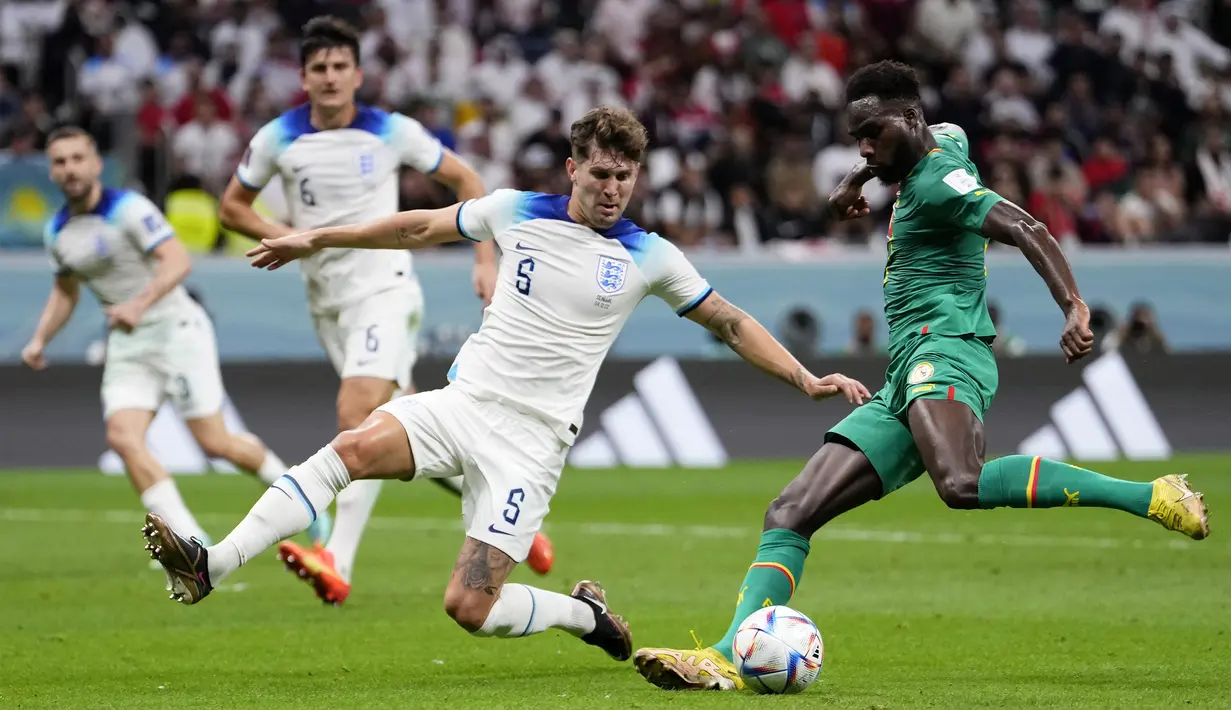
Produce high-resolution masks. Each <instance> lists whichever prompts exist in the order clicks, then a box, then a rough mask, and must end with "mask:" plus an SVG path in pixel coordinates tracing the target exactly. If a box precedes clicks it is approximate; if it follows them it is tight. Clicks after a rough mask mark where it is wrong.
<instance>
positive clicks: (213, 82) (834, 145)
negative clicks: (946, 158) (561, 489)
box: [0, 0, 1231, 251]
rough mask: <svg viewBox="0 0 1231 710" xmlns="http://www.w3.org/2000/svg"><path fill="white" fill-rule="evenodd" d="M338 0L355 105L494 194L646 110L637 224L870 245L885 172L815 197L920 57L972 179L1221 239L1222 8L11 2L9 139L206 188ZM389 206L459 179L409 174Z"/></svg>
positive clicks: (552, 178) (1078, 1)
mask: <svg viewBox="0 0 1231 710" xmlns="http://www.w3.org/2000/svg"><path fill="white" fill-rule="evenodd" d="M326 12H328V13H332V14H335V15H339V16H343V17H346V18H347V19H349V20H351V21H352V22H354V23H355V24H356V26H358V27H360V28H361V29H362V31H363V42H362V48H363V52H362V53H363V57H362V66H363V68H364V71H365V76H366V79H365V85H364V88H363V92H362V98H363V100H365V101H367V102H369V103H372V104H376V105H379V106H381V107H384V108H386V109H390V110H400V111H403V112H405V113H407V114H408V115H411V116H414V117H415V118H417V119H419V120H420V121H421V122H422V123H424V125H426V126H428V127H429V129H430V130H431V131H432V132H434V133H435V134H436V135H437V136H438V137H439V138H440V139H441V140H442V142H444V143H445V144H446V145H448V146H449V147H451V148H453V149H455V150H457V151H458V152H459V153H461V155H462V156H463V157H464V158H465V159H466V160H467V161H469V162H470V163H471V164H472V165H474V166H475V167H476V168H477V169H478V170H479V172H480V174H481V175H482V176H483V177H484V179H485V181H486V183H487V187H488V188H489V189H495V188H500V187H517V188H522V189H531V190H540V191H566V190H565V186H564V185H561V181H562V180H563V178H564V175H563V171H562V170H561V169H560V166H561V164H562V162H563V160H564V158H565V157H566V156H567V154H568V146H569V143H568V138H567V136H568V126H569V124H570V123H571V121H573V119H575V118H577V117H578V116H580V115H581V114H582V113H583V112H584V111H585V110H586V109H587V108H589V107H591V106H594V105H597V104H623V105H627V106H630V107H633V108H635V109H636V110H637V112H638V113H639V115H640V116H641V117H642V119H643V121H644V122H645V124H646V125H647V127H648V128H649V129H650V133H651V140H652V152H651V153H650V155H649V156H648V159H647V164H646V172H645V173H644V174H643V179H642V180H641V181H640V182H639V183H638V194H637V197H636V199H635V200H634V204H633V206H632V207H631V208H630V216H631V217H632V218H633V219H635V220H637V221H639V222H640V223H642V224H643V225H644V226H646V227H647V228H651V229H657V230H658V231H659V232H660V233H662V234H663V235H665V236H667V237H669V238H670V239H672V240H674V241H676V242H677V243H679V244H681V245H683V246H689V247H715V248H739V249H743V250H748V251H751V250H756V249H758V248H760V247H762V246H763V245H771V246H774V247H781V248H786V249H811V248H824V247H826V246H830V247H832V246H836V245H842V246H853V245H869V244H871V245H880V244H882V243H883V240H884V236H883V235H884V234H885V227H886V222H887V219H888V213H889V207H890V204H891V202H892V195H893V192H892V188H891V187H885V186H880V185H877V184H870V185H869V186H868V188H867V193H868V196H869V197H870V199H871V202H872V206H873V207H874V208H875V211H874V213H873V214H872V215H871V216H870V217H868V218H865V219H863V220H859V221H856V222H848V223H842V224H835V223H831V222H830V221H829V220H827V218H826V214H825V210H824V206H825V198H826V195H827V194H828V192H829V191H830V189H831V188H832V187H833V186H834V185H835V184H836V183H837V182H838V180H839V179H840V178H841V177H842V175H843V174H844V173H845V172H846V171H847V170H848V169H849V167H850V166H851V164H852V163H853V162H854V161H855V160H856V158H857V147H856V146H855V145H854V144H853V142H852V141H851V139H850V138H849V136H848V135H847V132H846V130H845V128H844V126H843V125H842V124H843V121H842V116H841V112H840V110H839V109H840V108H841V105H842V89H843V79H844V77H845V76H846V75H847V74H849V73H850V72H851V71H852V70H853V69H854V68H856V67H858V66H860V65H863V64H865V63H867V62H869V61H873V60H875V59H878V58H882V57H894V58H897V59H900V60H902V61H906V62H909V63H910V64H912V65H913V66H915V67H916V68H917V71H918V73H919V75H920V77H921V79H922V80H923V82H924V84H925V95H924V100H925V109H926V113H927V116H928V118H929V119H930V120H931V121H932V122H939V121H946V122H953V123H958V124H960V125H961V126H963V127H964V128H965V129H966V130H967V132H968V134H969V136H970V139H971V145H972V148H971V152H972V157H974V159H975V161H976V163H977V164H978V166H979V168H980V172H981V173H982V175H983V178H984V180H985V182H986V184H988V185H989V186H990V187H992V188H993V189H995V190H997V191H998V192H1000V193H1001V194H1003V195H1004V196H1006V197H1007V198H1009V199H1012V200H1014V201H1015V202H1018V203H1019V204H1021V205H1023V206H1025V207H1027V208H1028V209H1030V210H1031V211H1032V212H1033V213H1034V214H1035V215H1037V216H1038V217H1039V218H1040V219H1042V220H1043V221H1045V222H1046V223H1047V225H1048V227H1049V228H1050V229H1051V231H1052V232H1053V233H1054V234H1056V235H1057V237H1059V238H1061V239H1062V240H1068V241H1080V242H1082V243H1111V244H1126V245H1133V244H1139V243H1143V242H1173V241H1206V242H1226V241H1227V240H1228V235H1229V234H1231V142H1229V140H1228V139H1229V136H1228V135H1227V129H1228V127H1229V126H1231V121H1229V120H1228V118H1229V117H1231V52H1229V51H1228V49H1227V46H1228V45H1229V44H1231V3H1229V2H1227V1H1226V0H1208V1H1207V2H1181V1H1179V0H1173V1H1171V2H1167V3H1162V4H1155V3H1152V2H1149V1H1148V0H1072V1H1071V2H1054V3H1042V2H1038V1H1037V0H1017V1H1014V2H999V3H998V2H991V1H990V0H978V1H977V0H859V1H855V0H851V1H849V2H846V3H842V2H837V1H834V0H811V1H806V0H763V1H762V2H760V3H754V2H750V1H748V0H729V1H726V2H704V1H703V0H674V1H671V0H578V1H572V2H569V1H566V0H554V1H553V0H372V1H371V2H362V1H360V0H338V1H335V2H322V1H320V0H248V1H243V0H230V1H228V0H131V1H128V2H123V1H108V0H8V1H7V2H2V3H0V62H2V63H3V65H4V71H3V72H2V74H0V136H2V137H0V141H2V143H0V146H2V147H3V149H4V151H5V153H4V155H5V159H7V160H13V159H20V158H21V157H23V156H28V155H32V154H35V153H37V151H38V150H39V149H40V148H41V143H42V141H43V139H44V138H45V136H46V135H47V132H48V131H49V130H50V129H51V128H52V127H53V126H54V125H55V124H56V123H57V122H59V121H64V120H74V121H78V122H84V123H85V124H86V125H88V126H89V127H90V129H91V130H92V132H94V133H95V134H96V135H97V136H98V138H99V139H100V141H101V143H102V146H103V148H104V150H107V151H108V152H109V153H110V154H111V155H112V156H114V157H115V159H117V160H120V161H122V163H123V164H124V165H125V166H126V168H127V169H126V171H125V174H126V175H127V177H128V179H129V182H131V183H132V184H134V185H136V186H138V187H139V188H140V189H142V190H143V191H145V192H147V193H148V194H151V195H152V196H153V197H155V199H156V200H158V201H168V200H171V199H174V198H175V197H176V196H177V195H182V194H186V193H189V192H191V193H195V194H199V195H212V196H216V195H218V194H219V193H220V191H221V189H222V187H223V186H224V185H225V183H226V181H227V180H228V179H229V177H230V175H231V174H232V171H233V168H234V165H235V164H236V162H237V161H238V158H239V156H240V154H241V153H242V151H243V148H244V146H245V144H246V143H247V140H248V139H249V137H250V136H251V135H252V134H253V133H254V132H255V131H256V130H257V129H258V128H259V127H260V126H261V125H262V124H264V123H265V122H266V121H269V120H271V119H272V118H274V117H275V116H277V115H278V114H279V113H280V112H281V111H282V110H284V109H286V108H287V107H289V106H292V105H294V104H296V103H298V102H299V101H301V99H302V92H301V90H300V86H299V58H298V53H297V49H296V44H295V37H296V32H297V28H299V27H300V26H302V24H303V23H304V22H305V21H306V20H307V19H308V18H309V17H311V16H314V15H316V14H321V13H326ZM401 199H402V203H403V206H404V207H406V208H411V207H420V206H437V205H442V204H447V203H448V202H450V201H451V199H452V196H451V195H447V194H444V193H443V190H442V188H440V187H439V186H437V185H436V184H435V183H434V182H432V181H431V180H429V179H426V178H425V177H423V176H421V175H418V174H416V173H413V172H411V171H407V172H406V174H405V176H404V179H403V182H402V198H401ZM171 209H172V207H171V206H170V205H169V206H168V211H171ZM219 241H221V240H219Z"/></svg>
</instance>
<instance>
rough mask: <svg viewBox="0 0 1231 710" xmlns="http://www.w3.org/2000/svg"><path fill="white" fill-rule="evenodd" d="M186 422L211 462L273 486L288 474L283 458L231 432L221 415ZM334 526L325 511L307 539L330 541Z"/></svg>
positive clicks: (246, 435) (256, 441)
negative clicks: (225, 463) (218, 461)
mask: <svg viewBox="0 0 1231 710" xmlns="http://www.w3.org/2000/svg"><path fill="white" fill-rule="evenodd" d="M185 423H186V424H187V425H188V430H189V431H191V432H192V436H193V438H194V439H196V441H197V445H199V446H200V447H201V451H202V452H203V453H204V454H205V455H206V456H207V457H209V458H211V459H222V460H224V461H229V462H230V463H231V464H233V465H234V466H236V467H237V468H239V469H240V470H241V471H244V472H245V473H248V474H250V475H253V476H256V478H257V479H259V480H260V481H261V483H264V484H265V485H267V486H271V485H273V483H274V481H277V480H278V479H279V478H281V477H282V474H284V473H286V464H284V463H282V459H280V458H278V455H277V454H275V453H274V452H273V451H272V450H270V449H269V448H267V447H266V446H265V444H264V442H262V441H261V440H260V439H258V438H257V437H256V436H255V435H253V434H249V433H246V432H238V433H236V432H231V431H229V430H228V429H227V426H226V422H225V420H223V418H222V413H221V412H219V413H216V414H211V415H209V416H204V417H196V418H193V419H189V420H187V421H186V422H185ZM331 527H332V523H331V519H330V517H329V512H328V511H322V512H321V514H320V515H318V516H317V518H316V520H314V521H313V522H312V525H310V526H308V536H309V537H311V538H312V540H313V541H317V540H319V541H321V542H323V541H325V540H327V539H329V531H330V528H331Z"/></svg>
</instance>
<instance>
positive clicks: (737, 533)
mask: <svg viewBox="0 0 1231 710" xmlns="http://www.w3.org/2000/svg"><path fill="white" fill-rule="evenodd" d="M144 518H145V513H143V512H141V511H136V510H83V509H72V508H66V509H53V508H0V522H11V523H68V524H71V523H118V524H124V525H134V526H135V525H140V524H141V522H142V521H143V520H144ZM239 520H240V517H239V516H238V515H222V514H206V515H198V516H197V521H198V522H200V523H202V524H207V525H218V526H228V525H234V524H236V523H238V522H239ZM368 524H369V525H371V526H372V527H373V528H375V529H378V530H398V531H417V532H460V531H461V530H462V521H461V520H460V519H450V518H415V517H410V516H407V517H374V518H372V519H371V520H370V521H369V523H368ZM1143 524H1144V522H1143ZM543 527H544V530H545V531H547V532H552V533H558V534H560V535H562V536H568V535H587V536H594V537H620V536H624V537H681V538H688V537H692V538H707V539H752V538H756V537H758V536H759V535H760V530H759V529H757V528H756V527H752V526H749V527H735V526H721V525H672V524H632V523H548V524H546V525H544V526H543ZM1155 532H1156V533H1157V534H1158V535H1159V536H1160V537H1162V538H1168V537H1169V539H1159V540H1149V541H1147V540H1140V539H1124V538H1114V537H1087V536H1073V537H1067V536H1061V535H1028V534H1004V535H996V534H982V533H978V534H962V533H928V532H917V531H911V530H882V529H875V528H856V527H847V526H843V525H836V526H830V527H826V528H823V529H821V531H820V532H819V533H817V536H816V538H819V539H821V540H835V541H844V542H876V543H892V544H913V545H983V546H988V547H1058V548H1070V549H1071V548H1075V547H1080V548H1088V549H1091V548H1092V549H1100V550H1106V549H1130V550H1187V549H1189V548H1192V547H1194V546H1195V544H1196V543H1194V542H1193V541H1191V540H1185V539H1179V538H1177V537H1176V536H1175V534H1174V533H1166V532H1165V531H1163V530H1161V529H1160V530H1157V531H1155ZM1202 545H1203V546H1206V547H1208V546H1209V543H1208V542H1206V543H1202ZM1220 547H1222V546H1220Z"/></svg>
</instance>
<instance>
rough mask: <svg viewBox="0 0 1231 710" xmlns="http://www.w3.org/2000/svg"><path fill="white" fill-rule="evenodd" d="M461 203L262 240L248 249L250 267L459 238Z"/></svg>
mask: <svg viewBox="0 0 1231 710" xmlns="http://www.w3.org/2000/svg"><path fill="white" fill-rule="evenodd" d="M460 208H461V204H460V203H458V204H455V205H450V206H449V207H443V208H441V209H438V210H411V211H409V212H398V213H396V214H393V215H390V216H388V217H382V218H381V219H373V220H369V221H367V222H361V223H359V224H348V225H341V226H337V227H323V228H321V229H313V230H310V231H307V232H300V233H298V234H291V235H288V236H285V237H279V238H277V239H262V240H261V243H260V245H258V246H256V247H254V248H252V249H250V250H249V251H248V253H247V255H248V256H250V257H253V259H252V265H253V266H255V267H256V268H258V269H269V270H270V271H273V270H274V269H277V268H280V267H282V266H283V265H285V264H287V263H290V262H292V261H294V260H295V259H302V258H303V257H305V256H311V255H312V254H315V253H316V252H318V251H320V250H321V249H327V248H330V247H338V248H344V249H422V248H424V247H429V246H433V245H436V244H443V243H445V242H455V241H457V240H459V239H462V238H463V237H462V234H461V233H460V232H459V231H457V214H458V210H459V209H460Z"/></svg>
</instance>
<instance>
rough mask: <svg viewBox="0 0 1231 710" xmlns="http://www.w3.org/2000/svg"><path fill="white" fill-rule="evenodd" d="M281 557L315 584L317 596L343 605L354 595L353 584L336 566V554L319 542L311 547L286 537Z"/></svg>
mask: <svg viewBox="0 0 1231 710" xmlns="http://www.w3.org/2000/svg"><path fill="white" fill-rule="evenodd" d="M278 559H279V560H282V564H284V565H286V568H287V569H288V570H290V571H292V572H294V573H295V574H297V575H299V577H300V578H301V579H303V580H304V581H305V582H307V583H309V584H311V585H312V588H313V589H315V590H316V596H318V597H320V599H321V601H323V602H325V603H326V604H332V605H334V606H341V605H342V602H344V601H346V598H347V597H348V596H350V584H349V583H348V582H347V581H346V580H344V579H342V575H340V574H338V571H337V570H335V569H334V568H333V553H332V552H330V551H329V550H326V549H325V548H324V547H322V546H321V544H320V543H319V542H314V543H312V549H307V548H305V547H302V546H300V545H297V544H295V543H293V542H291V541H290V540H286V541H284V542H282V544H280V545H278Z"/></svg>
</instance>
